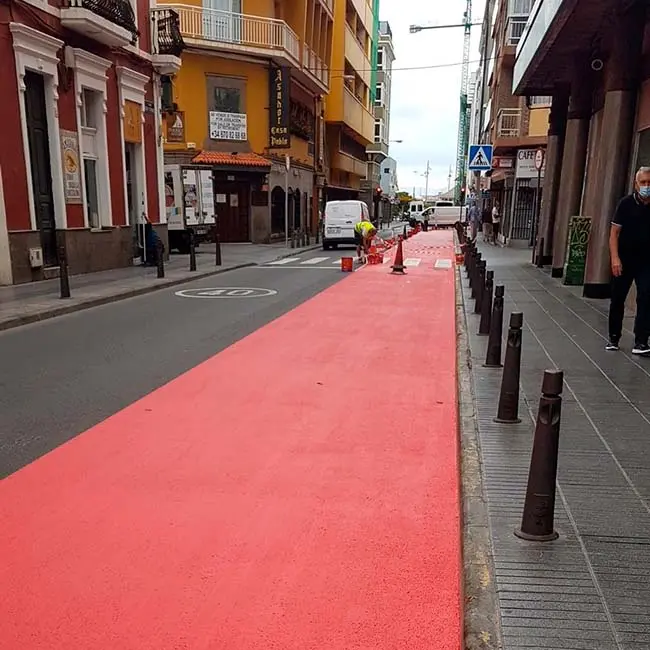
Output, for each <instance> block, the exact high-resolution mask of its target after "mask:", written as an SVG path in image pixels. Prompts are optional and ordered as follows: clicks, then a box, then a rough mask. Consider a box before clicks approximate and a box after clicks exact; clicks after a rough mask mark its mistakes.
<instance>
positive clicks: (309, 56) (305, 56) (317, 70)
mask: <svg viewBox="0 0 650 650" xmlns="http://www.w3.org/2000/svg"><path fill="white" fill-rule="evenodd" d="M302 67H303V70H304V72H305V73H306V74H307V75H308V76H309V77H310V78H311V79H312V80H313V81H315V82H316V83H317V84H318V86H319V87H320V89H321V90H322V91H323V92H329V85H330V71H329V68H328V67H327V65H326V64H325V62H324V61H323V60H322V59H321V58H320V57H319V56H318V55H317V54H316V52H314V50H312V49H311V48H310V47H309V46H308V45H306V44H303V46H302Z"/></svg>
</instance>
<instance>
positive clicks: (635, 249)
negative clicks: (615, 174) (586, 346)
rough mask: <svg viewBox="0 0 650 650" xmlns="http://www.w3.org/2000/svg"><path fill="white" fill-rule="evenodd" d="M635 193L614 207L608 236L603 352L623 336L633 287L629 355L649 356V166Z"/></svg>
mask: <svg viewBox="0 0 650 650" xmlns="http://www.w3.org/2000/svg"><path fill="white" fill-rule="evenodd" d="M634 186H635V191H634V193H633V194H630V195H629V196H625V197H624V198H622V199H621V200H620V202H619V204H618V205H617V206H616V212H615V213H614V217H613V219H612V225H611V229H610V233H609V256H610V259H611V265H612V275H613V278H612V293H611V302H610V306H609V343H608V344H607V346H606V349H607V350H618V348H619V341H620V340H621V335H622V333H623V317H624V315H625V300H626V298H627V295H628V293H629V291H630V288H631V287H632V282H634V284H635V285H636V318H635V320H634V347H633V348H632V354H638V355H642V356H650V347H649V346H648V338H650V167H641V169H639V171H638V172H637V173H636V177H635V183H634Z"/></svg>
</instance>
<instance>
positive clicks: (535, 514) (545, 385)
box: [515, 370, 564, 542]
mask: <svg viewBox="0 0 650 650" xmlns="http://www.w3.org/2000/svg"><path fill="white" fill-rule="evenodd" d="M563 383H564V373H563V372H562V371H561V370H545V371H544V380H543V381H542V396H541V397H540V400H539V408H538V410H537V423H536V424H535V437H534V440H533V452H532V454H531V458H530V470H529V472H528V486H527V488H526V501H525V503H524V513H523V517H522V520H521V528H520V529H518V530H515V535H516V536H517V537H519V538H521V539H525V540H526V541H529V542H551V541H553V540H554V539H557V538H558V537H559V535H558V534H557V532H556V531H555V529H554V526H553V522H554V518H555V483H556V480H557V456H558V449H559V444H560V422H561V416H562V385H563Z"/></svg>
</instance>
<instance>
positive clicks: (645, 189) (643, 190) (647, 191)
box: [639, 185, 650, 199]
mask: <svg viewBox="0 0 650 650" xmlns="http://www.w3.org/2000/svg"><path fill="white" fill-rule="evenodd" d="M639 196H640V197H641V198H642V199H650V186H648V185H643V186H642V187H640V188H639Z"/></svg>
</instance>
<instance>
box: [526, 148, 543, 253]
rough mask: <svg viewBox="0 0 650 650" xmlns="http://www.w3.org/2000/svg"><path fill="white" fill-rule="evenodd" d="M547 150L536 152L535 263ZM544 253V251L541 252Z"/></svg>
mask: <svg viewBox="0 0 650 650" xmlns="http://www.w3.org/2000/svg"><path fill="white" fill-rule="evenodd" d="M544 158H545V151H544V149H538V150H537V151H536V152H535V169H536V170H537V189H536V191H535V213H534V215H533V223H532V228H531V229H530V245H531V246H532V248H533V259H532V262H533V264H534V263H535V255H536V251H537V234H538V233H537V231H538V229H539V215H540V212H541V207H542V168H543V167H544ZM540 255H543V252H541V253H540Z"/></svg>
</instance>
